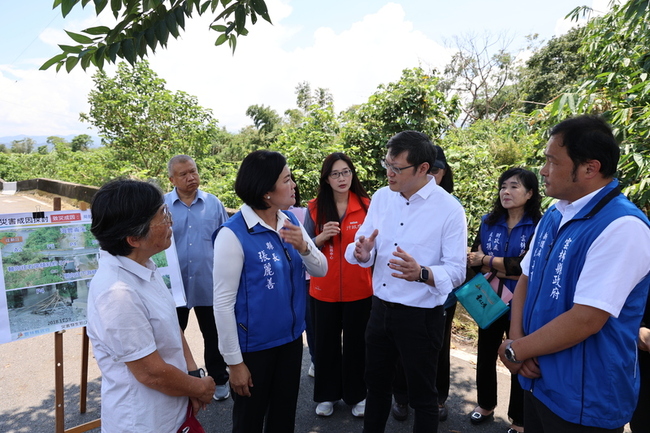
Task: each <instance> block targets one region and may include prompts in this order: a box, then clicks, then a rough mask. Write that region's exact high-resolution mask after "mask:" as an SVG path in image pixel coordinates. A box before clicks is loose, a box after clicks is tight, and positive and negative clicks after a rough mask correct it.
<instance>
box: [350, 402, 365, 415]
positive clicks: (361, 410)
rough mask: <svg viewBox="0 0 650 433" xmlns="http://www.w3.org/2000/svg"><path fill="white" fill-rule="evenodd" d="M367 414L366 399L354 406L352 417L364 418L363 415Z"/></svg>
mask: <svg viewBox="0 0 650 433" xmlns="http://www.w3.org/2000/svg"><path fill="white" fill-rule="evenodd" d="M365 413H366V399H365V398H364V399H363V400H361V401H360V402H359V403H357V404H355V405H354V406H352V416H356V417H357V418H363V415H364V414H365Z"/></svg>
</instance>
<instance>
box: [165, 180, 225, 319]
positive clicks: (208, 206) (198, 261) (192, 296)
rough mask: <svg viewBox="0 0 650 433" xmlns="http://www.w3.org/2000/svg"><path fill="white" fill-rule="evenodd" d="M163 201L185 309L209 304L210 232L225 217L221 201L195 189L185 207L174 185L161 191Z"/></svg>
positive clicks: (212, 254) (210, 294) (212, 253)
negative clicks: (169, 219) (171, 220)
mask: <svg viewBox="0 0 650 433" xmlns="http://www.w3.org/2000/svg"><path fill="white" fill-rule="evenodd" d="M165 203H166V204H167V206H169V210H170V211H171V213H172V216H173V217H174V225H173V226H172V230H173V232H174V242H175V243H176V252H177V254H178V261H179V265H180V268H181V276H182V278H183V285H184V286H185V297H186V298H187V308H193V307H196V306H200V307H211V306H212V266H213V258H214V250H213V247H212V233H214V231H215V230H217V229H218V228H219V226H220V225H221V224H223V223H224V222H225V221H226V220H227V219H228V213H227V212H226V208H225V207H224V206H223V204H222V203H221V201H220V200H219V199H218V198H217V197H215V196H214V195H212V194H208V193H207V192H205V191H201V190H197V192H196V197H195V198H194V201H193V202H192V204H191V205H190V206H187V205H186V204H185V203H183V201H182V200H181V199H180V198H179V197H178V193H177V192H176V188H174V190H173V191H171V192H169V193H167V194H165Z"/></svg>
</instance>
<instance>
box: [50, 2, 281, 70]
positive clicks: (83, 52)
mask: <svg viewBox="0 0 650 433" xmlns="http://www.w3.org/2000/svg"><path fill="white" fill-rule="evenodd" d="M90 1H91V0H82V1H81V5H82V7H83V6H85V5H86V4H88V3H90ZM92 1H93V3H94V6H95V13H96V14H97V15H99V13H101V12H102V11H103V10H104V9H105V8H106V6H107V5H108V4H109V1H108V0H92ZM79 2H80V0H55V1H54V6H53V7H54V8H57V7H60V8H61V13H62V15H63V16H64V17H65V16H67V15H68V14H69V13H70V11H71V10H72V9H73V8H74V7H75V6H76V5H77V4H79ZM110 7H111V11H112V12H113V15H114V16H115V18H120V16H121V19H120V21H119V22H118V23H117V24H116V25H115V27H113V28H109V27H105V26H98V27H91V28H88V29H85V30H82V31H81V32H80V33H74V32H69V31H66V33H68V35H69V36H70V38H71V39H72V40H73V41H74V42H76V43H78V44H80V45H77V46H71V45H60V48H61V50H62V53H60V54H57V55H56V56H54V57H52V58H51V59H49V60H48V61H46V62H45V63H44V64H43V65H42V66H41V70H44V69H49V68H50V67H52V66H54V65H56V69H57V71H58V70H59V69H60V68H61V67H62V66H64V65H65V66H66V70H67V71H68V72H70V71H71V70H72V69H73V68H74V67H75V66H76V65H77V64H78V63H81V66H82V67H83V68H84V69H86V68H87V67H88V66H89V65H90V64H93V65H95V66H96V67H97V68H99V69H102V68H103V66H104V62H109V63H115V62H116V61H117V59H118V58H121V59H124V60H127V61H128V62H129V63H130V64H131V65H134V64H135V63H136V62H137V61H138V60H139V59H143V58H144V57H145V56H147V55H148V54H149V52H151V53H155V51H156V49H157V48H158V45H160V46H161V47H163V48H165V47H166V46H167V42H168V40H169V35H170V34H171V35H172V36H173V37H174V38H175V39H176V38H178V37H179V36H180V33H181V31H182V30H185V19H186V17H187V18H192V16H193V14H195V13H196V14H197V15H202V14H203V13H205V12H207V10H208V9H210V11H211V13H213V14H214V13H217V10H218V9H219V7H222V8H223V10H222V11H221V12H220V13H218V15H217V17H216V18H215V20H214V21H213V22H212V25H211V26H210V27H211V28H212V30H215V31H216V32H218V33H220V35H219V36H217V39H216V41H215V45H222V44H224V43H225V42H226V41H228V45H229V46H230V48H231V50H232V51H233V52H234V51H235V49H236V47H237V38H238V37H239V36H246V35H247V34H248V29H247V28H246V25H247V17H248V16H249V15H250V16H251V22H252V24H255V23H256V22H257V15H260V16H262V17H263V18H264V19H265V20H266V21H268V22H269V23H270V22H271V17H270V16H269V14H268V10H267V6H266V3H265V0H221V1H219V0H110ZM222 21H223V22H224V24H225V25H223V24H217V23H219V22H222ZM72 57H75V58H77V60H76V61H73V60H69V59H70V58H72Z"/></svg>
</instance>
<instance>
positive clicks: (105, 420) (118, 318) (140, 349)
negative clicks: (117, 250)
mask: <svg viewBox="0 0 650 433" xmlns="http://www.w3.org/2000/svg"><path fill="white" fill-rule="evenodd" d="M87 326H88V337H90V341H91V342H92V345H93V353H94V355H95V359H96V360H97V365H98V366H99V369H100V370H101V372H102V431H110V432H151V433H153V432H160V433H173V432H175V431H176V430H178V427H180V425H181V424H182V423H183V421H184V420H185V415H186V409H187V397H174V396H171V395H166V394H163V393H162V392H160V391H156V390H155V389H153V388H149V387H148V386H146V385H144V384H142V383H140V382H138V380H137V379H136V378H135V376H134V375H133V373H131V371H130V370H129V367H128V366H127V365H126V363H127V362H130V361H137V360H139V359H142V358H144V357H145V356H147V355H150V354H152V353H153V352H154V351H158V354H159V355H160V357H161V358H162V359H163V361H165V362H166V363H168V364H171V365H173V366H174V367H176V368H178V369H180V370H182V371H187V362H186V361H185V352H184V351H183V341H182V339H181V329H180V326H179V325H178V317H177V315H176V305H175V304H174V299H173V298H172V295H171V292H170V290H169V289H168V288H167V286H166V285H165V283H164V282H163V279H162V277H161V275H160V273H159V272H158V270H157V268H156V265H155V264H154V263H153V261H151V259H149V261H148V262H147V266H146V267H145V266H142V265H140V264H138V263H136V262H135V261H133V260H131V259H129V258H127V257H123V256H113V255H111V254H109V253H107V252H106V251H100V259H99V269H97V273H96V274H95V276H94V277H93V279H92V281H91V283H90V291H89V293H88V325H87Z"/></svg>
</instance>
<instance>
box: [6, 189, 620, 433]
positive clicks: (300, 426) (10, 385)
mask: <svg viewBox="0 0 650 433" xmlns="http://www.w3.org/2000/svg"><path fill="white" fill-rule="evenodd" d="M49 209H51V203H48V202H47V201H46V200H43V199H38V198H34V197H21V196H6V195H0V214H4V213H15V212H33V211H45V210H49ZM81 332H82V330H81V328H77V329H72V330H68V331H66V332H65V333H64V334H63V346H64V382H65V428H66V429H70V428H72V427H75V426H77V425H80V424H84V423H87V422H90V421H93V420H95V419H96V418H98V417H99V414H100V403H101V402H100V383H101V379H100V373H99V369H98V368H97V364H96V363H95V362H94V359H93V358H92V353H91V355H90V356H91V357H90V363H89V364H90V365H89V372H88V398H87V412H86V413H85V414H80V413H79V384H80V374H81V373H80V372H81V335H82V333H81ZM186 336H187V340H188V342H189V344H190V347H191V349H192V351H193V354H194V358H195V359H196V360H197V361H199V360H202V359H203V344H202V337H201V334H200V331H199V329H198V325H197V323H196V319H195V318H194V316H193V315H190V322H189V325H188V328H187V331H186ZM458 349H459V348H456V349H452V363H451V365H452V367H451V369H452V372H451V390H450V396H449V399H448V400H447V407H448V409H449V419H448V420H447V421H445V422H442V423H440V427H439V429H438V431H439V432H441V433H447V432H454V433H465V432H467V433H470V432H471V433H493V432H500V433H505V432H506V431H507V429H508V427H509V426H510V424H509V422H508V419H507V415H506V412H507V402H508V389H509V375H508V374H507V373H506V371H505V369H503V367H501V369H500V370H499V371H500V374H498V380H499V387H498V389H499V402H500V404H499V405H498V406H497V408H496V410H495V418H494V421H491V422H487V423H486V424H484V425H480V426H474V425H472V424H470V422H469V418H468V414H469V413H470V412H471V411H472V409H473V408H474V407H475V406H476V392H475V381H474V377H475V374H476V368H475V366H476V360H475V356H474V354H472V353H470V352H468V351H463V350H458ZM91 352H92V350H91ZM308 367H309V356H308V353H307V348H306V347H305V350H304V352H303V365H302V381H301V385H300V395H299V400H298V410H297V416H296V429H295V431H296V433H348V432H361V430H362V426H363V421H362V420H361V419H358V418H354V417H353V416H352V415H351V413H350V407H348V406H347V405H345V404H343V403H342V402H340V403H339V404H337V406H336V407H335V411H334V414H333V415H332V416H331V417H328V418H322V417H319V416H317V415H316V414H315V412H314V410H315V407H316V404H315V403H314V402H313V401H312V395H313V379H312V378H310V377H309V376H308V375H307V369H308ZM54 369H55V366H54V334H49V335H43V336H39V337H34V338H29V339H26V340H21V341H15V342H11V343H7V344H3V345H0V433H52V432H54V431H55V418H54V413H55V410H54V409H55V408H54ZM231 409H232V399H228V400H227V401H224V402H213V403H212V404H210V405H209V406H208V409H207V410H206V411H204V412H201V413H200V414H199V416H198V418H199V420H200V421H201V423H202V424H203V426H204V428H205V431H206V432H208V433H225V432H230V431H231V429H232V422H231V417H230V413H231ZM412 422H413V417H412V416H409V419H408V420H407V421H403V422H398V421H395V420H394V419H393V418H392V417H390V418H389V421H388V424H387V427H386V431H387V432H392V433H407V432H411V431H412V428H413V425H412ZM90 431H91V432H99V431H100V430H99V429H94V430H90ZM626 432H629V429H626Z"/></svg>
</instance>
